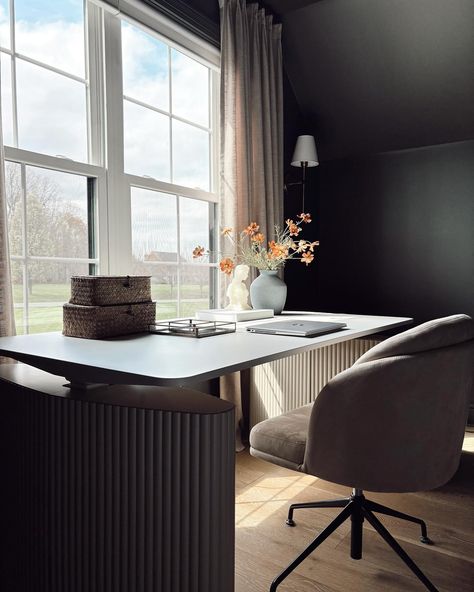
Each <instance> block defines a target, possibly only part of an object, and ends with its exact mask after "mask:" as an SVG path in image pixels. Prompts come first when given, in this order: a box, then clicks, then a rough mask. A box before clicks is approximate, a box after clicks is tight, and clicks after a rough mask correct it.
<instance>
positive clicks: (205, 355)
mask: <svg viewBox="0 0 474 592" xmlns="http://www.w3.org/2000/svg"><path fill="white" fill-rule="evenodd" d="M284 318H285V317H284V316H283V317H282V316H280V317H276V318H275V321H277V320H282V319H284ZM291 318H292V319H300V318H303V319H306V320H320V321H342V322H345V323H346V324H347V327H348V328H347V329H345V330H343V331H339V332H336V333H332V334H328V335H322V336H320V337H313V338H304V337H286V336H281V335H262V334H257V333H250V332H248V331H246V330H245V327H247V326H249V325H252V324H256V323H258V322H262V321H252V322H248V323H239V325H238V330H237V332H236V333H231V334H227V335H219V336H215V337H205V338H201V339H195V338H190V337H175V336H168V335H154V334H149V335H143V334H141V335H132V336H128V337H127V336H125V337H117V338H112V339H104V340H92V339H78V338H74V337H64V336H63V335H61V334H60V333H38V334H34V335H19V336H16V337H2V338H0V355H6V356H9V357H12V358H14V359H17V360H19V361H22V362H25V363H26V364H29V365H31V366H35V367H37V368H41V369H42V370H46V371H47V372H51V373H52V374H56V375H58V376H65V377H66V378H67V379H68V380H71V381H74V382H98V383H109V384H158V385H182V386H184V385H192V383H195V382H199V381H202V380H207V379H209V378H215V377H217V376H221V375H223V374H227V373H229V372H234V371H237V370H243V369H245V368H250V367H252V366H257V365H259V364H263V363H264V362H269V361H271V360H276V359H279V358H284V357H286V356H289V355H293V354H297V353H301V352H304V351H308V350H311V349H316V348H319V347H323V346H326V345H331V344H333V343H339V342H342V341H347V340H350V339H354V338H357V337H364V336H366V335H371V334H373V333H378V332H380V331H385V330H388V329H392V328H394V327H401V326H403V325H407V324H409V323H410V322H411V321H412V319H410V318H405V317H380V316H365V315H352V314H329V313H293V314H292V317H291ZM267 321H269V319H266V320H265V321H264V322H267Z"/></svg>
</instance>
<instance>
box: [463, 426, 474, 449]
mask: <svg viewBox="0 0 474 592" xmlns="http://www.w3.org/2000/svg"><path fill="white" fill-rule="evenodd" d="M462 449H463V450H465V451H466V452H474V431H472V432H466V435H465V436H464V444H463V447H462Z"/></svg>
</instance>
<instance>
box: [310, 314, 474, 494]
mask: <svg viewBox="0 0 474 592" xmlns="http://www.w3.org/2000/svg"><path fill="white" fill-rule="evenodd" d="M473 378H474V321H473V320H472V319H471V318H470V317H468V316H467V315H454V316H451V317H446V318H443V319H437V320H434V321H429V322H428V323H425V324H423V325H420V326H419V327H415V328H413V329H410V330H408V331H405V332H404V333H401V334H399V335H396V336H395V337H391V338H390V339H387V340H386V341H384V342H382V343H380V344H379V345H377V346H375V347H374V348H372V349H371V350H370V351H368V352H367V353H365V354H364V355H363V356H362V357H361V358H360V359H359V360H358V361H357V362H356V363H355V364H354V365H353V366H352V367H351V368H349V369H348V370H346V371H344V372H342V373H341V374H339V375H338V376H336V377H335V378H333V379H332V380H331V381H330V382H329V383H328V384H327V385H326V386H325V387H324V389H323V390H322V391H321V393H320V394H319V395H318V397H317V399H316V402H315V404H314V406H313V410H312V413H311V418H310V424H309V432H308V442H307V446H306V451H305V460H304V465H303V469H304V470H305V471H306V472H308V473H311V474H314V475H317V476H319V477H322V478H323V479H327V480H329V481H333V482H335V483H341V484H344V485H349V486H351V487H357V488H360V489H368V490H371V491H391V492H402V491H420V490H427V489H433V488H435V487H439V486H440V485H442V484H444V483H446V481H448V480H449V479H450V478H451V477H452V475H453V474H454V472H455V471H456V469H457V467H458V464H459V459H460V455H461V449H462V441H463V437H464V428H465V424H466V419H467V415H468V406H469V398H470V394H471V392H472V388H473Z"/></svg>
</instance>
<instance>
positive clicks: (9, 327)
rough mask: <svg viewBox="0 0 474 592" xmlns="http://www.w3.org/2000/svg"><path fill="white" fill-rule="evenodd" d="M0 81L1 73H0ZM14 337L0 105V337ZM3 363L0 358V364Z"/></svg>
mask: <svg viewBox="0 0 474 592" xmlns="http://www.w3.org/2000/svg"><path fill="white" fill-rule="evenodd" d="M0 79H1V71H0ZM9 335H15V317H14V315H13V295H12V281H11V270H10V254H9V248H8V223H7V196H6V191H5V155H4V150H3V132H2V116H1V105H0V337H5V336H9ZM2 361H5V360H4V359H2V358H1V357H0V363H1V362H2Z"/></svg>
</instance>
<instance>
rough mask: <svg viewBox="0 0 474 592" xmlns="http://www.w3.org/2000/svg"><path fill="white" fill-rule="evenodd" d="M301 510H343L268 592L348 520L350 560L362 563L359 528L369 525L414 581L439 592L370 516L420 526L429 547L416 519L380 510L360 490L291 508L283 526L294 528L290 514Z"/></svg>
mask: <svg viewBox="0 0 474 592" xmlns="http://www.w3.org/2000/svg"><path fill="white" fill-rule="evenodd" d="M301 508H343V510H342V512H340V514H339V515H338V516H337V517H336V518H335V519H334V520H333V521H332V522H331V524H329V526H327V527H326V528H325V529H324V530H323V531H322V532H321V533H320V534H319V535H318V536H317V537H316V538H315V539H314V541H313V542H312V543H310V544H309V545H308V546H307V547H306V549H305V550H304V551H303V552H302V553H301V554H300V555H298V557H297V558H296V559H295V560H294V561H293V562H292V563H291V564H290V565H289V566H288V567H287V568H286V569H285V570H284V571H282V572H281V574H280V575H279V576H277V577H276V578H275V579H274V580H273V582H272V584H271V586H270V592H275V590H276V589H277V587H278V586H279V585H280V584H281V582H283V580H285V579H286V578H287V577H288V576H289V575H290V574H291V572H292V571H293V570H295V569H296V568H297V567H298V565H299V564H300V563H302V562H303V561H304V560H305V559H306V557H308V555H310V554H311V553H312V552H313V551H314V550H315V549H316V548H317V547H319V545H320V544H321V543H322V542H324V541H325V540H326V539H327V538H328V537H329V536H330V535H331V534H332V533H333V532H334V531H335V530H336V529H337V528H338V527H339V526H340V525H341V524H342V523H343V522H345V521H346V520H347V519H348V518H350V519H351V522H352V525H351V557H352V559H362V524H363V522H364V519H366V520H367V522H369V524H371V525H372V527H373V528H374V529H375V531H376V532H378V534H379V535H380V536H381V537H382V538H383V539H384V541H385V542H386V543H387V544H388V545H390V547H391V548H392V549H393V551H395V553H396V554H397V555H398V556H399V557H400V558H401V559H402V560H403V561H404V562H405V564H406V565H407V566H408V567H409V568H410V569H411V571H412V572H413V573H414V574H415V575H416V577H417V578H418V579H419V580H420V581H421V582H423V584H424V585H425V586H426V588H427V589H428V590H430V592H439V591H438V589H437V588H436V587H435V586H434V585H433V584H432V583H431V582H430V580H429V579H428V578H427V577H426V576H425V574H424V573H423V572H422V571H421V569H420V568H419V567H418V566H417V565H416V563H415V562H414V561H413V560H412V559H411V557H409V555H408V554H407V553H406V552H405V551H404V550H403V549H402V547H401V546H400V545H399V544H398V543H397V541H396V540H395V539H394V538H393V536H392V535H391V534H390V533H389V532H388V530H387V529H386V528H385V526H384V525H383V524H382V523H381V522H380V520H379V519H378V518H377V517H376V516H375V514H374V512H377V513H378V514H385V515H386V516H393V517H395V518H401V519H402V520H408V521H409V522H415V523H416V524H419V525H420V526H421V537H420V541H421V542H422V543H424V544H427V545H432V544H433V542H432V541H431V540H430V539H429V538H428V533H427V530H426V524H425V523H424V521H423V520H420V518H415V517H414V516H410V515H409V514H404V513H403V512H397V510H392V509H391V508H387V507H386V506H382V505H381V504H378V503H376V502H373V501H370V500H368V499H366V498H365V496H364V495H363V492H362V491H361V490H354V492H353V494H352V495H351V496H350V497H348V498H344V499H338V500H330V501H320V502H310V503H305V504H292V505H291V506H290V509H289V511H288V519H287V521H286V524H287V525H288V526H296V524H295V522H294V520H293V512H294V510H298V509H301Z"/></svg>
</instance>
